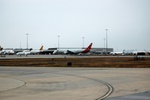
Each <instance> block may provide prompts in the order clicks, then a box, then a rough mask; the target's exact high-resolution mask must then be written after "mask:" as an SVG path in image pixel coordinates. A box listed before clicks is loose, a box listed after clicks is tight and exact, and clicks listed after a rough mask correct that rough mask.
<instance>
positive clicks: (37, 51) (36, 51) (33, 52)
mask: <svg viewBox="0 0 150 100" xmlns="http://www.w3.org/2000/svg"><path fill="white" fill-rule="evenodd" d="M42 51H43V46H41V48H40V49H39V50H31V51H30V54H38V53H40V52H42Z"/></svg>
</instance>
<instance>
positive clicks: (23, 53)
mask: <svg viewBox="0 0 150 100" xmlns="http://www.w3.org/2000/svg"><path fill="white" fill-rule="evenodd" d="M29 54H30V51H29V50H24V51H22V52H18V53H16V55H17V56H20V57H21V55H25V56H28V55H29Z"/></svg>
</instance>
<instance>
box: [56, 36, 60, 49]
mask: <svg viewBox="0 0 150 100" xmlns="http://www.w3.org/2000/svg"><path fill="white" fill-rule="evenodd" d="M57 37H58V49H59V37H60V36H59V35H58V36H57Z"/></svg>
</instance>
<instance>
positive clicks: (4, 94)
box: [0, 66, 150, 100]
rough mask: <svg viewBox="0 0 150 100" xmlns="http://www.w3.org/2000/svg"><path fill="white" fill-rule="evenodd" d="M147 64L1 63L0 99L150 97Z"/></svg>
mask: <svg viewBox="0 0 150 100" xmlns="http://www.w3.org/2000/svg"><path fill="white" fill-rule="evenodd" d="M149 84H150V68H86V67H85V68H60V67H55V68H54V67H51V68H46V67H11V66H10V67H6V66H0V100H102V99H103V100H104V99H105V100H150V92H149V91H150V86H149Z"/></svg>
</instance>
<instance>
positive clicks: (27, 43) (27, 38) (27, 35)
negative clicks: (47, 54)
mask: <svg viewBox="0 0 150 100" xmlns="http://www.w3.org/2000/svg"><path fill="white" fill-rule="evenodd" d="M28 35H29V34H28V33H27V34H26V36H27V49H28Z"/></svg>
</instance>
